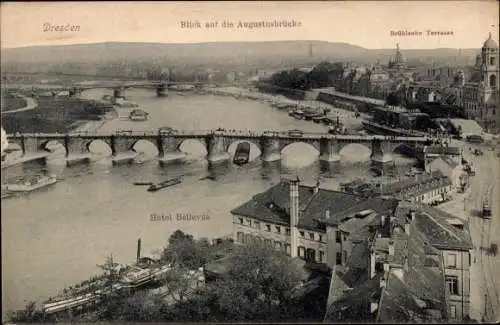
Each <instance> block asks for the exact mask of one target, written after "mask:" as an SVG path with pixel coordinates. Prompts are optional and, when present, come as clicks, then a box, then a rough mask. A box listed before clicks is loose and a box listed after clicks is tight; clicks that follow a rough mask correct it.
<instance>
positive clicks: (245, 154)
mask: <svg viewBox="0 0 500 325" xmlns="http://www.w3.org/2000/svg"><path fill="white" fill-rule="evenodd" d="M249 159H250V144H249V143H248V142H242V143H239V144H238V147H237V148H236V152H235V154H234V158H233V162H234V163H235V164H236V165H244V164H246V163H248V160H249Z"/></svg>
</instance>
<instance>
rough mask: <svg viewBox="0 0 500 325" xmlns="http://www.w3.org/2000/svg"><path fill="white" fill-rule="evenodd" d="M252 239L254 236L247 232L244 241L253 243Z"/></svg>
mask: <svg viewBox="0 0 500 325" xmlns="http://www.w3.org/2000/svg"><path fill="white" fill-rule="evenodd" d="M252 239H253V238H252V235H250V234H245V241H244V243H245V244H251V243H252Z"/></svg>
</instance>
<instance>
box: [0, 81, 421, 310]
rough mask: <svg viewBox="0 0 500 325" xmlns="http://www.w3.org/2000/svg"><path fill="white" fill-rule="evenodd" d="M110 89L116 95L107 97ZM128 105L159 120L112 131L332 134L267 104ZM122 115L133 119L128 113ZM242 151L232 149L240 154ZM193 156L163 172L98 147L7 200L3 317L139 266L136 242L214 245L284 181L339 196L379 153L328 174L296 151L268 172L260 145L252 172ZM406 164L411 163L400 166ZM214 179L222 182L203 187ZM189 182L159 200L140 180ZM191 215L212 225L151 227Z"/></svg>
mask: <svg viewBox="0 0 500 325" xmlns="http://www.w3.org/2000/svg"><path fill="white" fill-rule="evenodd" d="M109 92H110V91H109V90H108V91H107V93H109ZM105 93H106V92H105V91H104V90H91V91H87V92H84V94H83V96H85V97H88V98H100V97H101V96H102V95H103V94H105ZM126 96H127V99H129V100H132V101H134V102H136V103H137V104H138V105H139V107H140V108H141V109H144V110H146V111H148V112H149V113H150V119H149V120H148V121H145V122H131V121H128V120H126V119H124V118H118V119H115V120H111V121H106V122H105V123H104V124H103V126H102V127H101V130H102V131H114V130H116V129H122V130H151V129H156V128H158V127H161V126H171V127H173V128H176V129H184V130H195V129H215V128H218V127H223V128H227V129H250V130H255V131H265V130H281V131H283V130H290V129H297V128H298V129H302V130H304V131H310V132H318V131H325V127H324V126H322V125H319V124H314V123H312V122H306V121H299V120H295V119H293V118H291V117H289V116H288V115H287V114H286V113H285V112H282V111H279V110H277V109H276V108H272V107H270V106H269V104H267V103H263V102H259V101H253V100H249V99H241V100H238V99H235V98H232V97H217V96H213V95H195V94H186V95H184V96H181V95H179V94H176V93H170V96H169V97H167V98H157V97H156V95H155V93H154V92H153V91H148V90H145V89H128V90H127V93H126ZM120 111H121V112H120V115H122V116H126V113H127V112H126V111H125V109H120ZM236 145H237V144H236V143H235V144H233V145H232V146H231V148H230V151H232V153H233V154H234V150H235V148H236ZM181 148H182V150H183V151H185V152H187V153H188V161H187V162H186V163H184V164H177V165H170V166H166V167H163V168H162V167H160V166H159V165H158V163H157V162H156V161H155V160H153V159H152V158H151V160H149V161H145V162H143V163H142V164H135V165H126V166H114V167H113V166H112V165H111V161H110V158H109V157H108V156H109V153H110V150H109V148H108V147H107V146H105V145H104V144H103V143H99V142H98V141H96V142H94V143H92V144H91V146H90V149H91V151H93V152H94V153H95V155H94V158H93V161H92V163H91V164H89V165H82V166H73V167H70V168H66V167H65V165H64V161H63V159H62V154H61V152H60V149H57V150H54V153H53V154H51V156H50V157H49V160H48V163H47V166H45V168H47V170H48V171H49V172H50V173H54V174H56V175H57V176H58V177H59V178H61V181H60V182H58V183H57V184H55V185H53V186H51V187H48V188H44V189H41V190H39V191H37V192H33V193H30V194H27V195H22V196H19V197H14V198H9V199H7V200H3V202H2V271H3V272H2V309H3V310H4V311H7V310H11V309H17V308H22V307H24V305H25V303H26V302H27V301H29V300H34V301H37V302H40V301H41V300H43V299H45V298H47V297H48V296H51V295H54V294H56V293H57V292H58V291H59V290H62V289H63V288H64V287H65V286H70V285H72V284H74V283H77V282H79V281H81V280H83V279H86V278H88V277H90V276H91V275H93V274H96V273H98V272H99V269H98V268H97V267H96V265H97V264H100V263H102V262H104V260H105V258H106V257H107V256H109V255H111V254H112V255H113V257H114V259H115V260H116V261H118V262H120V263H131V262H133V261H134V259H135V253H136V252H135V250H136V246H135V245H136V240H137V239H138V238H142V247H143V254H144V255H151V254H154V251H155V250H156V249H159V248H161V247H162V246H164V245H165V244H166V242H167V240H168V237H169V236H170V234H171V233H172V232H173V231H175V230H176V229H181V230H182V231H184V232H187V233H190V234H192V235H194V236H195V237H198V238H200V237H208V238H213V237H217V236H223V235H228V234H230V233H231V231H232V223H231V214H230V212H229V211H230V210H231V209H232V208H234V207H236V206H238V205H239V204H241V203H243V202H245V201H246V200H248V199H250V198H251V197H252V195H254V194H256V193H258V192H260V191H263V190H265V189H267V188H269V187H270V186H271V185H273V184H276V183H277V182H279V180H280V177H283V176H286V175H295V174H298V175H299V177H301V179H303V180H304V183H307V184H314V183H315V182H316V179H317V178H318V176H321V183H322V185H321V186H323V187H325V188H331V189H337V188H338V184H339V182H341V181H345V180H348V179H353V178H355V177H363V176H366V177H368V176H369V175H370V171H369V154H370V152H369V150H368V149H366V148H364V147H362V146H360V145H350V146H348V147H346V148H344V149H343V150H342V152H341V154H342V160H341V162H340V163H337V164H336V165H334V166H329V167H328V168H327V169H326V170H325V168H324V166H321V165H320V164H319V162H318V161H317V155H318V152H317V151H316V150H315V149H314V148H312V147H310V146H308V145H306V144H295V145H291V146H289V147H287V148H285V149H284V150H283V160H282V163H281V164H272V165H265V166H263V165H262V164H261V162H260V160H259V159H258V158H257V157H258V155H259V154H260V153H259V151H258V148H257V147H256V146H255V145H252V146H251V153H250V156H251V157H250V158H251V159H253V160H252V161H251V162H250V163H249V164H247V165H244V166H236V165H234V164H228V165H227V166H220V167H218V168H216V169H209V168H208V165H207V162H206V161H205V159H204V155H205V154H206V152H205V151H204V148H203V147H202V145H201V144H200V143H199V142H197V141H188V142H185V143H184V144H183V145H182V147H181ZM135 149H136V151H139V152H143V153H144V155H145V156H144V157H152V156H154V154H156V152H157V151H156V149H155V148H154V146H153V145H152V144H151V143H148V142H139V143H138V144H137V145H136V147H135ZM395 161H396V164H397V165H398V166H400V165H401V166H407V165H408V164H411V163H412V161H411V160H410V159H405V158H401V157H399V158H397V159H396V160H395ZM42 168H44V166H41V165H39V164H37V163H29V164H25V165H24V166H14V167H9V168H8V169H6V170H4V171H3V172H2V178H4V179H5V178H6V177H11V176H15V175H19V174H22V173H36V172H40V170H41V169H42ZM209 174H213V175H214V176H215V180H209V179H206V180H200V179H201V178H203V177H205V176H207V175H209ZM172 175H184V182H183V183H182V184H181V185H179V186H176V187H172V188H169V189H165V190H162V191H159V192H156V193H149V192H146V189H145V188H144V187H139V186H133V185H132V184H131V183H132V182H133V181H136V180H151V181H157V180H162V179H165V178H167V177H171V176H172ZM153 213H156V214H168V213H170V214H172V215H173V216H175V215H176V214H177V213H191V214H193V215H195V214H196V215H201V214H204V215H208V216H209V220H203V221H182V220H180V221H178V220H175V218H174V220H173V221H163V222H152V221H150V214H153Z"/></svg>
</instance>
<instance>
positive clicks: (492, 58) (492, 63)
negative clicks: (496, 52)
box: [490, 56, 495, 65]
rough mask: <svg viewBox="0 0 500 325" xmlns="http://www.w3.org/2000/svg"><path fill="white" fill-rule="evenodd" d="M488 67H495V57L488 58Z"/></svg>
mask: <svg viewBox="0 0 500 325" xmlns="http://www.w3.org/2000/svg"><path fill="white" fill-rule="evenodd" d="M490 65H495V57H494V56H492V57H491V58H490Z"/></svg>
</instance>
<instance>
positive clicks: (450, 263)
mask: <svg viewBox="0 0 500 325" xmlns="http://www.w3.org/2000/svg"><path fill="white" fill-rule="evenodd" d="M446 264H447V265H446V266H447V267H449V268H456V267H457V255H455V254H451V253H448V256H447V259H446Z"/></svg>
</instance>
